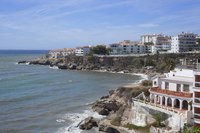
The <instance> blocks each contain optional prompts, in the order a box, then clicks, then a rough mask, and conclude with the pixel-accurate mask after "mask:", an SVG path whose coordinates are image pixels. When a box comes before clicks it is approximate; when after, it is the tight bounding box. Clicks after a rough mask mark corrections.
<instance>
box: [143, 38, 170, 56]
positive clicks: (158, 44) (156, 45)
mask: <svg viewBox="0 0 200 133" xmlns="http://www.w3.org/2000/svg"><path fill="white" fill-rule="evenodd" d="M141 44H142V45H151V46H152V51H151V52H152V53H155V52H157V51H168V50H170V49H171V39H170V37H169V36H165V35H163V34H150V35H142V36H141Z"/></svg>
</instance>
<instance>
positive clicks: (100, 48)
mask: <svg viewBox="0 0 200 133" xmlns="http://www.w3.org/2000/svg"><path fill="white" fill-rule="evenodd" d="M109 53H110V49H109V48H106V46H105V45H97V46H95V47H93V48H92V49H91V54H98V55H109Z"/></svg>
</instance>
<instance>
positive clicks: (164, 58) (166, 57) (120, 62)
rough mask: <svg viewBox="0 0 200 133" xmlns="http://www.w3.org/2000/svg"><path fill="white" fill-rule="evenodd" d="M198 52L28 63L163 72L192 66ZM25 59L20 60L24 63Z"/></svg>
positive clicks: (61, 67) (81, 68)
mask: <svg viewBox="0 0 200 133" xmlns="http://www.w3.org/2000/svg"><path fill="white" fill-rule="evenodd" d="M199 57H200V54H156V55H146V56H138V57H134V56H126V57H110V56H103V57H99V56H85V57H80V56H79V57H78V56H67V57H65V58H61V59H51V58H39V59H35V60H32V61H28V62H30V64H39V65H50V66H58V67H59V68H60V69H77V70H105V71H112V72H121V71H123V72H124V73H145V74H151V73H156V72H157V73H164V72H168V71H169V70H172V69H174V67H175V66H180V65H182V64H185V65H187V66H188V67H191V68H194V67H195V63H196V59H198V58H199ZM25 62H27V61H20V62H19V63H25Z"/></svg>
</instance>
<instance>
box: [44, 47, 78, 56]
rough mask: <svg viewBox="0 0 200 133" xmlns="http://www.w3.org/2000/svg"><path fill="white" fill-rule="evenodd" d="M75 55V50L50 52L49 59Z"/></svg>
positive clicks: (67, 49) (66, 49)
mask: <svg viewBox="0 0 200 133" xmlns="http://www.w3.org/2000/svg"><path fill="white" fill-rule="evenodd" d="M74 53H75V49H73V48H64V49H57V50H51V51H49V54H48V55H49V58H62V57H66V56H68V55H73V54H74Z"/></svg>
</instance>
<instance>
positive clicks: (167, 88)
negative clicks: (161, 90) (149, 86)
mask: <svg viewBox="0 0 200 133" xmlns="http://www.w3.org/2000/svg"><path fill="white" fill-rule="evenodd" d="M165 90H169V83H168V82H165Z"/></svg>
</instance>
